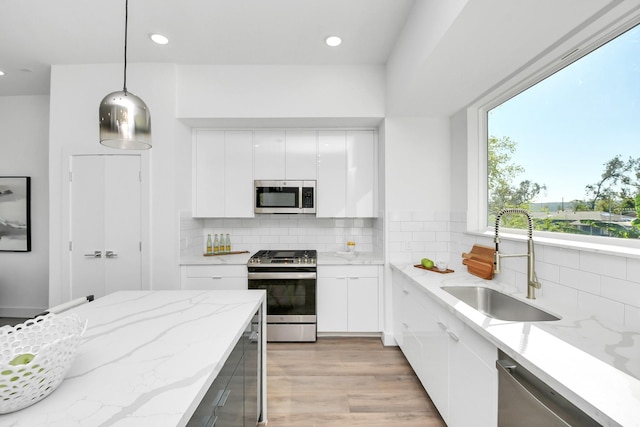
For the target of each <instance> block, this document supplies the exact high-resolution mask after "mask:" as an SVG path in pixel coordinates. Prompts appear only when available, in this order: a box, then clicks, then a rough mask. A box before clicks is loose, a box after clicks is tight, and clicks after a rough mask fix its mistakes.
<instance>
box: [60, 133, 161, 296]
mask: <svg viewBox="0 0 640 427" xmlns="http://www.w3.org/2000/svg"><path fill="white" fill-rule="evenodd" d="M61 151H62V152H61V159H60V161H61V166H62V167H61V176H60V177H59V185H60V223H59V224H57V226H58V227H59V230H60V234H59V235H60V241H59V242H58V244H52V245H50V247H51V248H52V250H53V251H54V253H51V254H50V256H49V260H50V262H51V263H56V265H55V266H52V265H50V266H49V271H50V272H51V273H52V274H50V277H49V306H50V307H51V306H55V305H57V304H61V303H63V302H66V301H69V300H70V298H71V272H70V271H69V270H70V269H69V266H70V265H71V263H70V255H69V254H70V251H69V242H70V241H71V229H70V227H69V217H70V215H71V212H70V200H71V195H70V185H69V172H70V170H71V157H72V156H77V155H134V156H135V155H137V156H140V169H141V175H142V176H141V179H142V182H141V185H140V197H141V200H140V217H141V227H140V240H141V242H142V253H141V258H140V268H141V282H140V286H141V289H143V290H150V289H151V280H150V278H151V253H152V248H151V238H150V236H151V215H150V206H151V183H150V175H151V174H150V153H149V151H137V150H136V151H125V150H115V149H109V148H106V147H102V146H101V145H99V143H98V142H97V141H96V142H94V146H93V147H91V148H88V147H83V148H82V149H81V150H78V149H73V148H68V147H65V148H63V149H62V150H61ZM51 226H55V225H54V224H51ZM51 243H54V242H51ZM56 247H57V248H58V249H57V253H55V251H56V249H55V248H56ZM55 267H57V268H55Z"/></svg>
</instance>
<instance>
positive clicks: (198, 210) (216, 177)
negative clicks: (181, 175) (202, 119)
mask: <svg viewBox="0 0 640 427" xmlns="http://www.w3.org/2000/svg"><path fill="white" fill-rule="evenodd" d="M193 135H194V136H193V147H192V150H193V153H192V156H193V159H192V164H193V193H192V211H193V212H192V215H193V216H194V217H209V218H216V217H217V218H221V217H230V218H248V217H253V216H254V213H253V188H254V187H253V178H252V175H253V162H252V159H253V157H252V139H253V136H252V132H251V131H213V130H201V129H198V130H195V131H194V134H193Z"/></svg>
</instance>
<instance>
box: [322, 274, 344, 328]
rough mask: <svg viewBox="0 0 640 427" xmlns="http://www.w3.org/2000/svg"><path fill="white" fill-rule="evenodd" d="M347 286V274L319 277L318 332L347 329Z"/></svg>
mask: <svg viewBox="0 0 640 427" xmlns="http://www.w3.org/2000/svg"><path fill="white" fill-rule="evenodd" d="M347 286H348V285H347V278H346V276H343V277H318V286H317V291H316V292H317V293H316V301H317V311H318V323H317V327H318V332H346V331H347V327H348V320H347V302H348V293H347Z"/></svg>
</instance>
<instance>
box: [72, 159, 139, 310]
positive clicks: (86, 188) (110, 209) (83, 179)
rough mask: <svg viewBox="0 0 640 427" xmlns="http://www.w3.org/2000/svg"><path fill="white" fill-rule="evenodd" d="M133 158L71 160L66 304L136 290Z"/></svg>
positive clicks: (136, 178) (136, 219)
mask: <svg viewBox="0 0 640 427" xmlns="http://www.w3.org/2000/svg"><path fill="white" fill-rule="evenodd" d="M140 170H141V169H140V156H139V155H95V156H94V155H86V156H85V155H78V156H72V158H71V174H70V177H71V180H70V204H71V206H70V213H71V214H70V225H69V227H70V231H71V236H70V240H71V241H70V245H69V247H70V251H71V256H70V257H69V260H70V262H71V265H70V269H69V270H70V272H71V277H70V281H71V283H70V286H71V298H72V299H73V298H78V297H81V296H85V295H95V297H96V298H97V297H100V296H103V295H106V294H109V293H111V292H115V291H118V290H138V289H140V288H141V226H140V216H141V215H140V212H141V201H140V199H141V188H140V187H141V185H140Z"/></svg>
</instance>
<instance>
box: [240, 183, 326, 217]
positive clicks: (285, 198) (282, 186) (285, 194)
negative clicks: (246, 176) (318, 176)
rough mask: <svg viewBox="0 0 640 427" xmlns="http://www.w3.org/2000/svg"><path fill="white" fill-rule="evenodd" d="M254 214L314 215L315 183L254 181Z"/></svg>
mask: <svg viewBox="0 0 640 427" xmlns="http://www.w3.org/2000/svg"><path fill="white" fill-rule="evenodd" d="M254 182H255V200H254V205H253V206H254V211H255V213H286V214H313V213H316V182H315V181H254Z"/></svg>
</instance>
